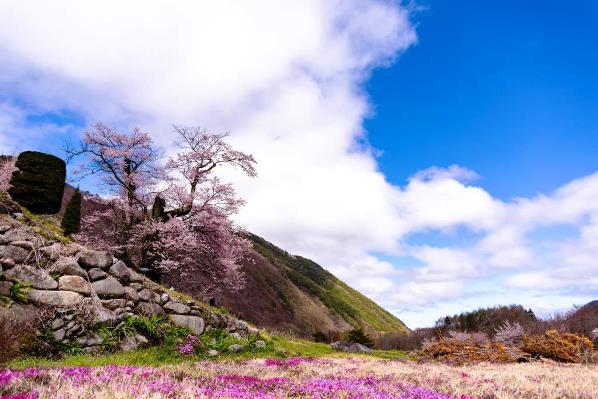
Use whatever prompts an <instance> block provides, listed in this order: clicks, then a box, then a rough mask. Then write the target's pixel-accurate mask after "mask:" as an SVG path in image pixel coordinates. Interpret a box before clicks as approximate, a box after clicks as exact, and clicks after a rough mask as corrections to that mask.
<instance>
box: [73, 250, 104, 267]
mask: <svg viewBox="0 0 598 399" xmlns="http://www.w3.org/2000/svg"><path fill="white" fill-rule="evenodd" d="M79 264H80V265H81V266H83V267H84V268H86V269H92V268H94V267H98V268H100V269H107V268H109V267H110V266H112V254H111V253H110V252H108V251H82V252H81V253H80V254H79Z"/></svg>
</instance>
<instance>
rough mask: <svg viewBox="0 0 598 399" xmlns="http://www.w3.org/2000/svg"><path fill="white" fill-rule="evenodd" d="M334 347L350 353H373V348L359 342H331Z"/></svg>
mask: <svg viewBox="0 0 598 399" xmlns="http://www.w3.org/2000/svg"><path fill="white" fill-rule="evenodd" d="M330 346H332V348H333V349H336V350H339V351H343V352H350V353H372V352H373V350H371V349H370V348H368V347H367V346H365V345H362V344H359V343H357V342H345V341H337V342H333V343H331V344H330Z"/></svg>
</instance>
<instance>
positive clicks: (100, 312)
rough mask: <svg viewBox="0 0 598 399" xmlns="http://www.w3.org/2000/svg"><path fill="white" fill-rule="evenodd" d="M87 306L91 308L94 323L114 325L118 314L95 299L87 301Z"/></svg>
mask: <svg viewBox="0 0 598 399" xmlns="http://www.w3.org/2000/svg"><path fill="white" fill-rule="evenodd" d="M89 302H90V303H89V304H88V306H89V307H90V309H91V319H92V323H94V324H106V325H109V326H112V325H115V324H116V323H117V321H118V316H116V314H115V313H114V312H113V311H111V310H110V309H106V308H105V307H103V306H102V304H101V303H98V302H95V301H91V300H90V301H89Z"/></svg>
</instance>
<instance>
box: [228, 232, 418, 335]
mask: <svg viewBox="0 0 598 399" xmlns="http://www.w3.org/2000/svg"><path fill="white" fill-rule="evenodd" d="M250 238H251V240H252V241H253V249H254V253H252V254H251V256H250V258H249V259H248V260H247V261H246V262H245V263H244V264H243V270H244V272H245V276H246V279H247V286H246V287H245V289H243V290H241V291H240V292H237V293H229V294H226V295H225V296H224V297H223V298H218V299H219V302H220V303H221V304H222V305H223V306H225V307H227V308H229V309H230V310H231V311H232V312H234V313H237V314H238V315H239V316H241V317H242V318H244V319H246V320H249V321H252V322H254V323H256V324H257V325H259V326H262V327H267V328H270V329H275V330H276V329H278V330H289V331H292V332H294V333H296V334H300V335H303V336H310V335H311V334H312V333H314V332H315V331H322V332H324V333H328V332H340V331H346V330H349V329H352V328H353V327H363V328H364V329H365V330H366V331H368V332H369V333H371V334H376V333H381V332H388V331H397V332H406V331H408V330H407V327H406V326H405V325H404V324H403V322H401V321H400V320H399V319H398V318H396V317H395V316H393V315H392V314H390V313H389V312H387V311H386V310H384V309H383V308H381V307H380V306H378V305H377V304H376V303H375V302H373V301H372V300H370V299H368V298H367V297H365V296H364V295H362V294H361V293H359V292H358V291H356V290H354V289H353V288H351V287H349V286H348V285H347V284H345V283H344V282H342V281H341V280H339V279H338V278H336V277H335V276H334V275H332V274H331V273H329V272H328V271H326V270H325V269H324V268H322V267H321V266H320V265H318V264H317V263H315V262H313V261H311V260H309V259H306V258H303V257H300V256H293V255H290V254H288V253H287V252H286V251H283V250H282V249H280V248H278V247H276V246H274V245H273V244H271V243H269V242H267V241H266V240H264V239H262V238H260V237H258V236H255V235H252V236H251V237H250Z"/></svg>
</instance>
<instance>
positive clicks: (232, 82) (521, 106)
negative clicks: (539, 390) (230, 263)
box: [0, 0, 598, 328]
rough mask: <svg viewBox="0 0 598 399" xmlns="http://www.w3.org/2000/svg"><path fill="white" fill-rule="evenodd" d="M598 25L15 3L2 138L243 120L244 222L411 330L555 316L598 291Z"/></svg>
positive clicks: (558, 7)
mask: <svg viewBox="0 0 598 399" xmlns="http://www.w3.org/2000/svg"><path fill="white" fill-rule="evenodd" d="M596 39H598V7H597V6H596V4H595V2H592V1H583V0H580V1H578V2H575V6H571V5H569V4H564V3H562V2H556V1H528V2H515V1H500V2H498V1H491V2H475V1H453V2H446V1H435V0H429V1H420V2H408V3H400V2H396V1H385V0H344V1H340V0H329V1H320V0H305V1H301V2H296V1H291V0H288V1H283V0H276V1H274V0H272V1H267V0H257V1H253V2H244V1H227V0H223V1H219V2H202V3H199V2H193V1H181V2H177V6H176V7H173V6H172V3H169V2H166V1H130V2H126V3H123V2H118V1H110V0H109V1H102V2H85V3H83V2H77V1H56V2H52V3H51V4H50V3H48V2H38V1H29V0H23V1H20V2H18V3H17V2H8V1H6V2H0V151H2V152H4V153H18V152H19V151H22V150H25V149H34V150H40V151H47V152H51V153H54V154H56V155H59V156H61V155H64V154H63V153H62V151H61V148H62V146H63V144H64V143H65V141H67V140H73V141H74V140H77V139H78V137H79V136H80V135H81V133H82V132H83V131H84V130H85V128H86V127H87V126H89V124H91V123H93V122H95V121H103V122H104V123H106V124H109V125H110V126H113V127H115V128H117V129H120V130H123V131H126V130H129V129H131V128H132V127H134V126H139V127H140V128H142V129H143V130H145V131H148V132H149V133H150V134H151V135H152V137H153V138H154V140H155V141H156V142H157V143H158V144H160V145H162V146H163V147H164V148H165V150H166V152H168V150H169V149H171V148H172V147H171V146H172V140H173V134H172V125H173V124H183V125H197V126H202V127H204V128H206V129H208V130H210V131H214V132H227V131H228V132H230V133H231V135H230V140H231V142H232V144H233V145H234V146H236V147H237V148H239V149H241V150H243V151H245V152H250V153H253V154H254V156H255V157H256V159H257V161H258V173H259V176H258V177H257V178H255V179H249V178H246V177H244V176H241V175H240V174H239V173H236V172H234V171H230V170H223V171H221V172H222V177H223V178H224V179H226V180H229V181H231V182H233V183H234V184H235V186H236V187H237V189H238V191H239V193H240V195H241V196H242V197H243V198H245V199H246V201H247V205H246V206H245V207H244V208H243V209H242V211H241V213H240V214H239V215H238V217H237V221H238V223H239V224H240V225H242V226H244V227H246V228H247V229H248V230H251V231H252V232H255V233H257V234H259V235H261V236H263V237H265V238H266V239H268V240H270V241H272V242H274V243H275V244H277V245H279V246H281V247H283V248H285V249H286V250H288V251H289V252H292V253H296V254H300V255H303V256H307V257H310V258H312V259H314V260H315V261H317V262H318V263H320V264H322V265H323V266H325V267H326V268H327V269H329V270H330V271H331V272H333V273H335V274H336V275H337V276H338V277H340V278H341V279H343V280H345V281H346V282H348V283H349V284H350V285H352V286H353V287H355V288H357V289H358V290H360V291H362V292H363V293H364V294H366V295H368V296H370V297H372V298H373V299H374V300H375V301H376V302H378V303H379V304H381V305H382V306H384V307H385V308H387V309H388V310H390V311H391V312H393V313H394V314H396V315H397V316H398V317H400V318H401V319H402V320H403V321H405V322H406V323H407V325H408V326H409V327H412V328H415V327H421V326H426V325H431V324H432V323H434V321H435V320H436V319H438V318H440V317H442V316H444V315H446V314H454V313H458V312H461V311H464V310H472V309H476V308H478V307H481V306H492V305H497V304H511V303H519V304H522V305H524V306H526V307H530V308H532V309H533V310H534V311H536V312H537V313H539V314H548V313H550V312H554V311H557V310H563V309H567V308H569V307H571V306H572V305H574V304H583V303H585V302H588V301H590V300H592V299H596V298H597V297H598V160H597V158H596V156H595V154H596V153H597V152H598V72H596V71H598V51H597V48H596V47H597V46H596V43H597V42H598V41H597V40H596ZM82 184H83V188H87V189H92V190H96V191H97V190H101V188H99V187H97V185H96V184H95V182H93V181H88V182H83V183H82Z"/></svg>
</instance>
